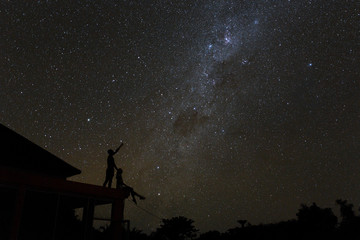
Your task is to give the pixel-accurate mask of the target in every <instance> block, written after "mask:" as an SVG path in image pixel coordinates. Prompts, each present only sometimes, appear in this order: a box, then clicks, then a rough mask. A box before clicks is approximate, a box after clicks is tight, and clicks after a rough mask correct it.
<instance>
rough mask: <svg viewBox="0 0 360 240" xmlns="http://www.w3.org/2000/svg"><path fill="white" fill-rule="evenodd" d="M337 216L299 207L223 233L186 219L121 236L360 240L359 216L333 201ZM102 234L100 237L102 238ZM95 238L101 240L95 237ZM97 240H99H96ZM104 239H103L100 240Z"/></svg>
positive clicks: (144, 239)
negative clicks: (284, 216)
mask: <svg viewBox="0 0 360 240" xmlns="http://www.w3.org/2000/svg"><path fill="white" fill-rule="evenodd" d="M336 204H337V205H338V206H339V208H340V214H341V216H340V217H339V218H338V217H336V216H335V214H334V212H333V211H332V209H331V208H321V207H319V206H317V205H316V204H315V203H313V204H312V205H310V206H308V205H305V204H302V205H301V207H300V209H299V210H298V212H297V214H296V219H293V220H288V221H283V222H279V223H272V224H259V225H252V224H251V223H249V222H248V221H246V220H238V224H239V226H238V227H235V228H231V229H228V230H227V231H226V232H224V233H220V232H219V231H216V230H215V231H209V232H205V233H202V234H199V231H198V230H197V229H196V228H195V226H194V221H193V220H191V219H188V218H186V217H182V216H180V217H174V218H171V219H163V220H162V223H161V225H160V227H159V228H158V229H157V230H156V231H155V232H153V233H151V234H149V235H147V234H145V233H143V232H142V231H140V230H138V229H132V230H131V231H130V232H129V233H125V236H124V239H125V240H235V239H236V240H238V239H239V240H240V239H251V240H257V239H267V240H268V239H274V240H283V239H295V240H300V239H301V240H302V239H360V216H358V215H356V214H355V212H354V210H353V208H354V206H353V204H351V203H348V202H347V201H346V200H341V199H339V200H336ZM106 232H107V231H106V230H105V231H103V234H104V235H103V237H105V235H106ZM98 237H100V238H101V237H102V234H99V235H98ZM100 238H99V239H100ZM103 239H106V238H103Z"/></svg>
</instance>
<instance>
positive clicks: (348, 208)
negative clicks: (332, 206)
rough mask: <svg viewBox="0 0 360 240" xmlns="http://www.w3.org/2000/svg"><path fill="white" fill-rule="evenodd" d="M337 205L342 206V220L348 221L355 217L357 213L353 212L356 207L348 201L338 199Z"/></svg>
mask: <svg viewBox="0 0 360 240" xmlns="http://www.w3.org/2000/svg"><path fill="white" fill-rule="evenodd" d="M336 203H337V204H338V205H339V206H340V214H341V217H342V220H343V221H344V220H345V221H346V220H349V219H352V218H354V217H355V213H354V211H353V207H354V205H352V204H351V203H347V200H342V199H338V200H336Z"/></svg>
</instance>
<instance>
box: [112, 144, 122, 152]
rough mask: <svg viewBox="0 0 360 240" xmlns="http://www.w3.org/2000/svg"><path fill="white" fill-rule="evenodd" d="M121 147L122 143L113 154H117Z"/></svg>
mask: <svg viewBox="0 0 360 240" xmlns="http://www.w3.org/2000/svg"><path fill="white" fill-rule="evenodd" d="M122 145H124V143H120V146H119V147H118V148H117V149H116V150H115V152H114V154H115V153H117V152H118V151H119V150H120V148H121V147H122Z"/></svg>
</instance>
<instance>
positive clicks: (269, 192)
mask: <svg viewBox="0 0 360 240" xmlns="http://www.w3.org/2000/svg"><path fill="white" fill-rule="evenodd" d="M0 9H1V10H0V11H1V15H2V16H3V21H1V23H0V26H1V27H0V31H1V36H3V38H2V40H1V46H2V49H3V50H4V51H2V52H1V53H0V56H1V58H0V62H1V68H0V69H1V70H0V76H1V80H0V81H1V85H0V86H1V91H0V98H1V102H0V121H1V123H2V124H4V125H6V126H8V127H10V128H11V129H13V130H15V131H16V132H18V133H19V134H22V135H24V136H25V137H27V138H29V139H30V140H31V141H33V142H35V143H36V144H38V145H40V146H42V147H44V148H46V149H47V150H48V151H50V152H51V153H53V154H55V155H57V156H59V157H60V158H62V159H64V160H65V161H67V162H69V163H70V164H72V165H74V166H75V167H77V168H79V169H81V170H82V174H81V175H79V176H76V177H74V178H73V179H72V180H75V181H81V182H86V183H91V184H97V185H101V184H102V183H103V181H104V177H105V168H106V157H107V153H106V151H107V150H108V149H109V148H115V147H117V146H118V145H119V143H120V142H121V141H123V142H124V147H123V148H122V149H121V150H120V151H119V153H118V154H117V155H116V156H115V161H116V164H117V165H118V166H120V167H121V168H122V169H123V170H124V174H123V177H124V181H125V183H127V184H128V185H130V186H133V187H134V188H135V190H136V191H137V192H139V193H141V194H143V195H145V196H146V200H145V201H141V202H139V206H141V207H143V208H145V209H149V210H151V211H152V212H153V213H155V214H156V215H158V216H161V217H163V218H170V217H173V216H179V215H182V216H186V217H188V218H191V219H193V220H194V221H195V225H196V227H198V228H200V230H201V231H202V232H204V231H207V230H215V229H216V230H220V231H224V230H226V229H228V228H231V227H234V226H237V224H238V223H237V220H239V219H247V220H248V221H249V222H251V223H253V224H257V223H261V222H262V223H269V222H276V221H280V220H287V219H291V218H294V216H295V213H296V212H297V210H298V208H299V206H300V204H301V203H312V202H316V203H317V204H318V205H319V206H324V207H333V204H334V201H335V199H338V198H342V199H348V200H349V201H350V202H353V203H354V204H358V203H359V202H360V193H359V191H358V189H357V186H358V182H359V181H360V179H359V178H360V177H359V174H358V172H359V171H360V162H359V159H360V152H359V149H360V121H359V120H360V112H359V111H360V110H359V109H360V95H359V90H360V89H359V86H360V85H359V80H360V72H359V67H358V65H359V64H358V63H359V60H360V55H359V51H358V48H357V46H358V43H359V41H360V39H359V34H358V33H359V31H360V29H359V26H360V20H359V6H358V4H356V1H346V3H345V2H343V1H325V0H323V1H322V0H319V1H276V2H275V1H260V0H259V1H235V0H234V1H204V2H194V1H112V0H106V1H101V2H92V1H77V0H75V1H71V3H68V4H66V5H65V4H64V3H62V2H58V1H10V2H9V1H3V2H1V3H0ZM99 214H100V213H99ZM100 217H101V216H100ZM125 218H127V219H130V220H131V225H132V226H134V227H136V228H138V229H142V230H144V231H145V232H150V231H152V230H154V229H156V228H157V227H158V225H159V223H160V222H159V220H158V219H156V218H153V216H149V215H147V214H146V213H144V212H139V210H138V209H137V208H135V207H134V206H133V205H131V204H128V203H126V209H125Z"/></svg>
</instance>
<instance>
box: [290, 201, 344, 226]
mask: <svg viewBox="0 0 360 240" xmlns="http://www.w3.org/2000/svg"><path fill="white" fill-rule="evenodd" d="M296 216H297V217H298V221H299V223H300V224H301V225H302V226H303V227H305V228H306V229H308V230H333V229H335V227H336V224H337V217H336V216H335V215H334V213H333V211H332V210H331V209H330V208H320V207H318V206H317V205H316V204H315V203H313V204H312V205H311V206H310V207H308V206H307V205H305V204H302V205H301V208H300V209H299V212H298V213H297V214H296Z"/></svg>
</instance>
